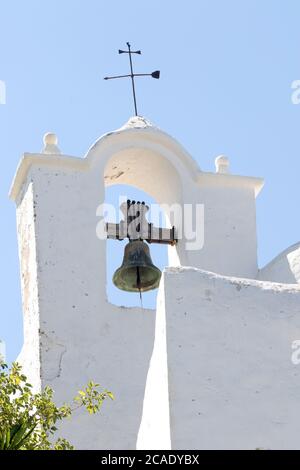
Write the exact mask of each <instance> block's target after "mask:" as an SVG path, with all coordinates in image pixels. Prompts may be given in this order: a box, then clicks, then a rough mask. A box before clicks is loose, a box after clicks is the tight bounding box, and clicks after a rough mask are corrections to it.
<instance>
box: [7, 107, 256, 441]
mask: <svg viewBox="0 0 300 470" xmlns="http://www.w3.org/2000/svg"><path fill="white" fill-rule="evenodd" d="M116 183H118V184H128V185H134V186H136V187H138V188H140V189H141V190H144V191H145V192H147V193H149V194H150V195H151V196H153V197H154V198H155V199H156V200H157V201H158V202H159V204H161V205H162V206H165V207H173V208H174V207H179V208H181V209H182V212H181V214H180V216H178V217H177V218H175V219H174V220H175V221H176V224H173V223H171V221H170V229H168V234H169V235H168V236H170V234H171V232H172V227H173V225H174V230H175V231H176V237H174V238H176V243H170V244H169V247H168V248H169V266H170V268H168V269H171V270H172V269H174V270H176V269H178V270H179V272H181V271H180V270H181V269H183V268H182V267H184V266H189V267H190V269H194V270H195V269H196V270H197V269H200V270H206V271H209V272H211V271H212V272H214V273H218V275H220V276H221V275H222V276H235V277H241V278H252V279H254V278H256V277H257V275H258V267H257V254H256V248H257V247H256V221H255V198H256V196H257V195H258V193H259V192H260V190H261V188H262V186H263V180H262V179H260V178H253V177H244V176H238V175H232V174H230V172H229V161H228V159H227V158H226V157H224V156H222V157H219V158H218V159H217V160H216V172H215V173H210V172H209V173H206V172H203V171H201V170H200V168H199V167H198V166H197V164H196V162H195V161H194V160H193V159H192V157H191V156H190V155H189V154H188V153H187V151H186V150H185V149H184V148H183V147H182V146H181V145H180V144H179V143H178V142H177V141H176V140H175V139H174V138H172V137H170V136H169V135H168V134H166V133H165V132H163V131H161V130H160V129H158V128H157V127H155V126H154V125H152V124H151V123H150V122H149V121H148V120H146V119H145V118H143V117H139V116H136V117H133V118H131V119H130V120H129V121H128V122H127V123H126V124H125V125H124V126H123V127H121V128H120V129H118V130H116V131H114V132H109V133H108V134H106V135H104V136H102V137H100V138H99V139H98V140H97V141H96V142H95V143H94V144H93V145H92V146H91V147H90V148H89V150H88V151H87V153H86V155H85V156H84V157H83V158H78V157H73V156H69V155H64V154H62V153H61V152H60V150H59V147H58V142H57V138H56V136H55V135H54V134H47V135H46V136H45V138H44V149H43V151H42V152H41V153H25V154H24V155H23V157H22V159H21V162H20V164H19V166H18V169H17V172H16V175H15V178H14V181H13V184H12V187H11V191H10V197H11V199H12V200H14V201H15V203H16V206H17V230H18V244H19V255H20V270H21V281H22V284H21V285H22V299H23V315H24V346H23V349H22V352H21V354H20V357H19V359H18V360H19V362H21V363H22V364H23V366H24V369H25V373H26V374H27V375H28V377H29V380H30V381H31V382H32V383H33V384H34V386H35V388H36V390H39V389H40V388H41V387H43V386H45V385H46V384H49V385H51V386H52V387H53V388H54V390H55V397H56V400H57V401H58V402H63V401H65V400H68V399H69V398H70V396H72V394H73V393H74V392H75V393H76V391H77V390H78V389H79V388H80V387H82V385H84V384H85V383H86V382H87V381H88V380H90V379H92V380H95V381H97V382H100V383H101V384H103V385H104V386H105V387H107V388H109V389H110V390H112V391H113V393H114V394H115V396H116V400H115V402H113V403H107V404H105V407H104V408H103V412H102V413H101V416H95V417H93V418H92V419H91V418H90V417H86V416H85V415H84V414H82V413H81V412H80V411H78V413H77V414H75V415H74V417H73V418H72V420H71V421H69V422H67V423H65V424H64V425H63V429H62V433H63V435H64V436H65V437H66V438H68V439H70V441H71V442H72V443H74V445H75V446H76V447H77V448H82V449H84V448H94V449H113V448H115V449H134V448H135V446H136V441H137V438H138V432H139V429H140V425H141V421H142V413H143V403H144V396H145V387H146V381H147V374H148V370H149V362H150V359H151V356H152V350H153V345H154V327H155V311H150V310H145V309H141V308H125V307H117V306H116V305H113V304H111V303H109V302H108V301H107V299H106V286H105V279H106V272H105V269H106V259H105V257H106V240H105V239H103V238H101V237H100V238H99V236H98V235H97V226H98V227H99V225H98V224H99V223H100V224H101V223H102V226H104V228H105V224H104V225H103V221H102V220H101V214H100V213H99V212H98V207H99V205H101V203H103V201H104V192H105V186H111V185H114V184H116ZM197 207H198V208H199V214H200V215H201V217H200V218H199V219H196V221H197V224H198V226H197V227H196V228H197V229H199V232H200V234H201V236H200V238H199V239H197V237H196V239H192V238H191V237H190V231H191V230H190V229H191V227H190V226H189V224H190V219H189V218H188V217H185V213H186V212H187V213H188V214H189V211H192V212H193V211H194V210H196V209H195V208H197ZM106 231H107V234H108V235H109V233H110V232H109V230H108V229H107V227H106ZM152 235H153V234H152ZM165 235H166V234H165ZM140 243H145V242H140ZM150 249H151V245H150ZM128 256H129V255H128ZM121 261H122V260H120V264H121ZM180 275H181V276H182V274H180ZM193 279H194V278H193ZM156 281H157V284H158V281H159V277H158V278H156ZM117 282H119V283H121V282H122V280H121V277H120V278H119V279H118V280H117ZM172 282H173V284H172V286H173V287H172V289H173V291H170V290H168V291H165V288H167V289H170V285H171V284H168V285H167V286H166V281H165V274H163V278H162V280H161V282H160V283H159V297H158V302H159V303H158V305H159V308H158V311H160V310H161V309H162V308H163V305H164V304H165V302H166V298H168V299H169V297H172V298H173V299H176V298H177V297H180V289H178V285H177V284H176V282H175V281H172ZM193 282H194V281H193ZM193 285H194V287H195V289H196V291H197V287H196V285H197V284H196V283H195V284H193ZM196 291H195V295H196ZM208 291H209V288H207V298H208V297H209V294H208ZM205 295H206V294H205ZM159 324H160V320H157V325H156V328H158V325H159ZM173 327H174V324H173V325H172V326H171V327H170V328H171V329H172V328H173ZM164 328H165V327H164ZM167 328H168V323H167ZM159 334H161V331H159ZM157 348H158V346H157V347H156V348H155V351H156V353H155V354H157V351H158V349H157ZM173 359H174V361H176V355H175V353H174V357H173V356H172V360H173ZM153 360H154V359H153ZM153 360H152V363H153ZM165 366H166V367H167V363H165ZM178 367H179V368H184V367H185V366H184V364H179V365H178ZM166 371H167V369H166ZM164 380H167V379H166V376H165V375H164ZM164 383H165V385H166V386H167V383H166V382H164ZM150 389H151V387H150V388H149V385H147V393H149V390H150ZM171 399H172V397H171V395H170V400H171ZM166 406H167V407H168V405H167V404H166ZM166 409H167V408H166ZM166 409H165V413H167V411H166ZM166 416H167V415H166ZM168 423H169V422H168V418H167V417H166V421H165V425H166V427H168V426H169V424H168ZM178 425H180V420H179V424H178ZM171 426H172V425H171ZM174 426H175V427H176V426H177V424H174ZM143 439H144V440H145V435H143Z"/></svg>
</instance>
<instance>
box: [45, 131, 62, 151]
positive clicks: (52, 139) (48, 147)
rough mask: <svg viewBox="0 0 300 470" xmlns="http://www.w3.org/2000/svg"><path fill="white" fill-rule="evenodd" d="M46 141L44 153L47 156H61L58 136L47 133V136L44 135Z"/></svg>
mask: <svg viewBox="0 0 300 470" xmlns="http://www.w3.org/2000/svg"><path fill="white" fill-rule="evenodd" d="M43 141H44V148H43V151H42V152H43V153H47V154H59V153H60V150H59V148H58V146H57V144H58V139H57V135H56V134H54V133H53V132H47V134H45V135H44V138H43Z"/></svg>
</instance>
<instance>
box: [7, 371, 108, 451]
mask: <svg viewBox="0 0 300 470" xmlns="http://www.w3.org/2000/svg"><path fill="white" fill-rule="evenodd" d="M107 398H110V399H112V400H113V399H114V397H113V394H112V393H111V392H109V391H108V390H101V388H100V385H99V384H97V383H94V382H89V383H88V384H87V386H86V387H85V388H84V389H83V390H79V392H78V394H77V396H76V397H75V398H74V399H73V403H72V405H69V404H64V405H63V406H60V407H58V406H56V405H55V403H54V402H53V390H52V389H51V388H50V387H48V386H47V387H45V389H44V390H43V391H42V392H41V393H33V392H32V386H31V385H30V384H29V383H28V382H27V378H26V376H25V375H23V374H22V372H21V366H20V365H19V364H17V363H13V364H12V366H11V368H10V369H9V368H8V367H7V365H5V364H0V450H72V449H74V447H73V446H72V445H71V444H70V443H69V442H68V441H67V440H66V439H63V438H59V439H57V440H56V441H55V440H54V437H53V434H54V433H55V432H56V431H57V428H56V425H57V423H58V422H59V421H62V420H64V419H65V418H68V417H70V416H71V414H72V412H73V411H75V410H76V409H78V408H81V407H84V408H85V409H86V410H87V411H88V413H90V414H95V413H97V412H99V410H100V408H101V406H102V403H103V401H104V400H106V399H107Z"/></svg>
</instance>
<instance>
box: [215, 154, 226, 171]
mask: <svg viewBox="0 0 300 470" xmlns="http://www.w3.org/2000/svg"><path fill="white" fill-rule="evenodd" d="M215 165H216V172H217V173H229V158H227V157H226V156H225V155H219V156H218V157H217V158H216V159H215Z"/></svg>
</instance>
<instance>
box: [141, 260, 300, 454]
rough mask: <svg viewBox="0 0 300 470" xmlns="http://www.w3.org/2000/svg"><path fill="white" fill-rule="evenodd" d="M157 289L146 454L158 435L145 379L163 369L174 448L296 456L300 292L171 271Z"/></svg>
mask: <svg viewBox="0 0 300 470" xmlns="http://www.w3.org/2000/svg"><path fill="white" fill-rule="evenodd" d="M160 288H161V292H160V294H159V296H160V297H162V296H163V297H164V302H161V303H160V306H161V307H160V308H158V310H157V315H158V319H157V321H158V323H159V324H160V325H162V324H165V327H164V328H159V329H156V336H155V344H154V352H153V356H152V359H151V366H150V370H149V373H148V379H147V385H146V393H145V401H144V412H143V419H142V423H141V428H140V433H139V442H142V444H143V447H144V448H154V449H155V448H156V445H157V442H156V439H155V435H156V434H157V435H160V436H161V426H160V421H159V418H158V416H157V413H156V411H155V409H156V406H157V405H158V401H159V400H160V397H158V396H157V395H155V392H154V391H153V388H155V386H156V385H157V384H155V382H153V380H151V378H152V377H153V376H159V375H161V374H162V373H165V370H166V368H167V370H168V390H169V397H168V403H169V413H170V430H171V447H172V449H256V448H264V449H299V448H300V441H299V432H300V421H299V412H300V401H299V384H300V366H299V365H294V364H293V363H292V361H291V355H292V349H291V346H292V342H293V341H294V340H296V339H298V338H300V314H299V308H300V288H299V286H298V285H296V284H291V285H284V284H279V283H270V282H259V281H254V280H247V279H238V278H230V277H224V276H220V275H216V274H213V273H209V272H205V271H201V270H198V269H195V268H168V269H166V271H165V272H164V274H163V283H162V284H161V287H160ZM164 343H165V344H166V348H165V349H164V353H163V354H161V357H160V361H157V360H155V351H156V348H160V347H161V346H160V345H161V344H164ZM166 364H167V366H166ZM164 387H165V386H164ZM152 397H156V400H155V401H153V400H151V398H152ZM165 403H166V401H165ZM166 438H167V434H166V433H164V435H163V436H161V439H166Z"/></svg>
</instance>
